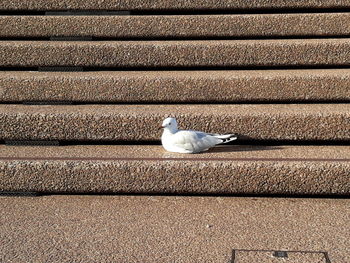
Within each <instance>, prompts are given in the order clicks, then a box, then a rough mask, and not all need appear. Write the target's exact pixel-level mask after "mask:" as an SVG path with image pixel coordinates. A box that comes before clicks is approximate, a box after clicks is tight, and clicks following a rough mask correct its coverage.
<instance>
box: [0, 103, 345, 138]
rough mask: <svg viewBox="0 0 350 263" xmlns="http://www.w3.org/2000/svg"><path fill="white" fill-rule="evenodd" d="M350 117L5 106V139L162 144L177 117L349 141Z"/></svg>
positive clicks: (338, 108) (211, 127) (307, 108)
mask: <svg viewBox="0 0 350 263" xmlns="http://www.w3.org/2000/svg"><path fill="white" fill-rule="evenodd" d="M320 112H322V114H320ZM349 114H350V109H349V105H348V104H334V105H332V104H325V105H322V104H319V105H185V106H183V105H168V106H164V105H114V106H105V105H86V106H16V105H3V106H0V139H2V140H127V141H142V140H145V141H148V140H157V141H159V140H160V136H161V131H160V130H159V126H160V124H161V123H162V120H163V119H164V118H165V117H169V116H175V117H178V120H179V125H180V126H179V127H180V129H193V130H203V131H206V132H217V133H232V132H236V133H239V134H241V135H244V136H245V138H242V139H262V140H266V139H268V140H349V139H350V137H349V136H350V133H349V130H350V121H349V120H350V115H349ZM247 137H248V138H247Z"/></svg>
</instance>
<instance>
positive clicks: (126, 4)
mask: <svg viewBox="0 0 350 263" xmlns="http://www.w3.org/2000/svg"><path fill="white" fill-rule="evenodd" d="M345 7H350V1H348V0H327V1H324V0H303V1H295V0H274V1H270V0H252V1H246V0H202V1H192V0H104V1H101V0H62V1H56V0H2V1H1V2H0V9H3V10H72V9H73V10H106V9H107V10H222V9H225V10H241V9H248V10H249V9H284V8H287V9H294V8H320V9H322V8H345Z"/></svg>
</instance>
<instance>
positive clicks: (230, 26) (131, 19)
mask: <svg viewBox="0 0 350 263" xmlns="http://www.w3.org/2000/svg"><path fill="white" fill-rule="evenodd" d="M291 25H293V26H291ZM339 25H341V26H339ZM0 28H1V29H2V30H1V32H0V37H13V38H20V37H26V38H30V37H52V36H85V37H86V36H87V37H97V38H143V39H145V38H186V37H187V38H207V37H218V38H219V37H233V38H234V37H274V36H339V35H341V36H349V35H350V14H349V13H319V14H317V13H311V14H305V13H304V14H268V15H266V14H263V15H260V14H255V15H176V16H2V17H0Z"/></svg>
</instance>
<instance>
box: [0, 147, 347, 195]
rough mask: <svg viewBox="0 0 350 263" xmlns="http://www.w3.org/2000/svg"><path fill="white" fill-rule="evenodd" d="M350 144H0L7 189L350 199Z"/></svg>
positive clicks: (1, 176)
mask: <svg viewBox="0 0 350 263" xmlns="http://www.w3.org/2000/svg"><path fill="white" fill-rule="evenodd" d="M349 169H350V147H349V146H242V145H241V146H239V145H236V146H221V147H217V148H214V149H212V150H211V151H209V152H206V153H202V154H195V155H188V154H176V153H169V152H166V151H165V150H164V149H163V148H162V147H161V146H147V145H138V146H132V145H129V146H123V145H119V146H96V145H95V146H59V147H58V146H56V147H47V146H36V147H33V146H25V147H24V146H17V147H16V146H0V191H15V192H17V191H19V192H44V193H129V194H130V193H142V194H155V193H161V194H166V193H172V194H174V193H176V194H274V195H275V194H283V195H345V196H346V195H349V194H350V177H349Z"/></svg>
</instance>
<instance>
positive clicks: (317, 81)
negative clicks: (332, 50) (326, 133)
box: [0, 69, 350, 103]
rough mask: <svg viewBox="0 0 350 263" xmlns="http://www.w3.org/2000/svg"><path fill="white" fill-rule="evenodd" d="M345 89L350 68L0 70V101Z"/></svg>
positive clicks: (258, 97)
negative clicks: (89, 70) (88, 70)
mask: <svg viewBox="0 0 350 263" xmlns="http://www.w3.org/2000/svg"><path fill="white" fill-rule="evenodd" d="M349 87H350V69H325V70H243V71H235V70H225V71H158V72H153V71H106V72H105V71H102V72H101V71H95V72H23V71H17V72H8V71H2V72H0V101H2V102H30V101H32V102H39V101H42V102H48V101H56V102H57V101H66V102H82V103H85V102H99V103H116V102H123V103H133V102H138V103H140V102H142V103H149V102H158V103H176V102H181V103H184V102H190V103H191V102H207V103H212V102H216V103H218V102H222V103H227V102H276V101H278V102H281V101H282V102H295V101H302V102H310V101H313V102H320V101H328V102H329V101H338V102H339V101H349V100H350V90H349Z"/></svg>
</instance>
